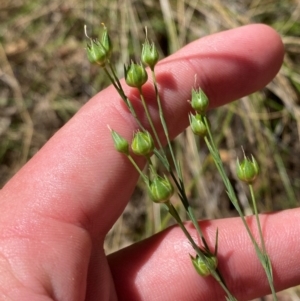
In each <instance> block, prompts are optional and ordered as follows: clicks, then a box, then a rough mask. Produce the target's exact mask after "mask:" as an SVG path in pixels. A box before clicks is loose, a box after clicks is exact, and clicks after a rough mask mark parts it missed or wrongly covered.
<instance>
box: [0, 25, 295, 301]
mask: <svg viewBox="0 0 300 301" xmlns="http://www.w3.org/2000/svg"><path fill="white" fill-rule="evenodd" d="M283 55H284V50H283V45H282V42H281V40H280V37H279V36H278V34H277V33H276V32H275V31H274V30H273V29H271V28H269V27H267V26H265V25H249V26H245V27H241V28H237V29H233V30H230V31H225V32H222V33H218V34H215V35H212V36H207V37H204V38H202V39H199V40H197V41H195V42H193V43H191V44H189V45H187V46H186V47H184V48H183V49H181V50H179V51H178V52H177V53H175V54H173V55H172V56H170V57H168V58H167V59H164V60H163V61H161V62H160V63H159V64H158V65H157V66H156V67H155V68H156V74H157V79H158V83H159V87H160V91H161V97H162V101H163V107H164V110H165V112H166V119H167V123H168V127H169V129H170V133H171V136H172V137H175V136H176V135H177V134H179V133H180V132H181V131H183V130H184V129H185V127H186V126H187V124H188V112H189V110H190V105H189V103H188V102H187V100H188V99H190V93H191V87H192V86H194V81H195V75H197V84H198V85H199V86H200V87H201V88H202V89H203V90H204V91H205V93H206V94H207V95H208V97H209V99H210V102H211V107H217V106H220V105H223V104H226V103H228V102H230V101H233V100H236V99H238V98H240V97H242V96H244V95H247V94H249V93H252V92H254V91H256V90H258V89H261V88H263V87H264V86H265V85H266V84H267V83H268V82H270V81H271V80H272V78H273V77H274V76H275V75H276V73H277V72H278V70H279V68H280V66H281V64H282V60H283ZM122 83H124V81H122ZM143 89H144V92H145V95H146V99H147V102H148V103H149V107H150V111H151V113H152V114H153V115H154V116H155V117H154V122H158V120H159V117H158V113H157V108H156V107H155V106H154V93H153V89H152V88H151V85H150V84H146V86H145V87H143ZM126 92H127V93H128V94H129V96H130V98H131V99H132V101H133V103H134V104H135V105H136V107H137V110H138V111H140V110H139V109H140V108H141V105H140V104H139V103H137V95H138V94H137V93H136V91H135V89H133V88H129V87H128V88H126ZM107 125H109V126H110V127H111V128H112V129H114V130H116V131H118V133H120V135H122V136H123V137H125V138H126V139H128V140H130V138H131V137H132V133H133V132H134V131H135V130H136V129H137V126H136V123H135V121H134V120H133V118H132V117H131V115H130V113H129V112H128V110H127V109H126V106H125V105H124V104H123V103H122V100H121V99H120V97H119V96H118V94H117V92H116V91H115V90H114V88H113V87H108V88H107V89H105V90H103V91H102V92H100V93H98V94H97V95H96V96H95V97H93V98H92V99H91V100H90V101H89V102H88V103H87V104H86V105H85V106H83V107H82V109H81V110H80V111H79V112H78V113H77V114H76V115H75V116H74V117H73V118H72V120H70V121H69V122H68V123H67V124H66V125H65V126H64V127H63V128H62V129H61V130H59V131H58V132H57V133H56V134H55V135H54V136H53V137H52V138H51V139H50V140H49V142H48V143H47V144H46V145H45V146H44V147H43V148H42V149H41V150H40V151H39V152H38V153H37V154H36V155H35V156H34V158H32V159H31V160H30V161H29V162H28V163H27V164H26V165H25V166H24V167H23V168H22V169H21V170H20V171H19V172H18V173H17V174H16V175H15V176H14V177H13V178H12V179H11V180H10V181H9V182H8V183H7V185H6V186H5V187H4V188H3V189H2V190H1V196H0V202H1V204H0V208H1V211H0V300H13V301H15V300H16V301H20V300H22V301H46V300H47V301H49V300H59V301H83V300H85V301H106V300H107V301H108V300H109V301H114V300H130V301H136V300H137V301H139V300H163V301H168V300H170V301H171V300H172V301H173V300H224V293H223V291H222V289H221V288H220V287H219V286H218V284H216V282H215V281H214V280H213V279H211V278H210V277H206V278H201V277H200V276H199V275H198V274H197V273H196V271H195V270H194V268H193V266H192V264H191V261H190V257H189V253H192V254H194V253H193V250H192V249H191V246H190V245H189V243H188V242H187V239H186V238H185V236H184V234H183V233H182V231H181V230H180V229H179V228H178V227H176V226H174V227H172V228H169V229H166V230H165V231H162V232H161V233H159V234H157V235H155V236H153V237H151V238H149V239H147V240H145V241H142V242H140V243H137V244H135V245H132V246H131V247H128V248H126V249H124V250H120V251H118V252H116V253H114V254H112V255H110V256H108V257H106V255H105V253H104V250H103V241H104V239H105V236H106V234H107V232H108V231H109V229H111V227H112V226H113V224H114V223H115V221H116V220H117V218H118V217H119V216H120V214H121V213H122V211H123V209H124V208H125V206H126V204H127V202H128V200H129V198H130V196H131V194H132V192H133V189H134V187H135V184H136V181H137V179H138V173H137V172H136V170H135V169H134V168H133V167H132V165H131V164H130V162H129V161H128V160H127V158H126V156H124V155H123V154H120V153H118V152H117V151H115V150H114V146H113V141H112V138H111V133H110V131H109V130H108V128H107ZM138 164H139V165H140V166H141V167H142V166H143V164H144V162H143V161H142V160H141V161H139V162H138ZM299 214H300V211H299V209H293V210H287V211H283V212H277V213H273V214H269V215H263V216H262V217H261V223H262V229H263V233H264V236H265V241H266V247H267V250H268V253H269V254H270V257H271V260H272V262H273V266H274V281H275V287H276V288H277V289H278V290H281V289H284V288H286V287H289V286H293V285H296V284H300V268H299V258H300V235H299V233H300V223H299ZM253 224H254V223H253ZM201 227H202V229H203V231H204V234H205V235H206V237H207V241H208V243H209V244H210V245H211V246H213V245H214V238H215V233H216V229H217V228H218V229H219V252H218V254H219V258H218V260H219V268H220V270H221V271H222V273H223V275H224V278H225V279H226V282H227V284H228V286H229V288H230V290H231V291H232V293H233V294H234V295H235V296H236V297H237V298H238V299H239V300H248V299H252V298H254V297H258V296H261V295H265V294H267V293H268V292H269V288H268V283H267V280H266V277H265V274H264V272H263V270H262V268H261V266H260V264H259V262H258V260H257V259H256V255H255V252H254V249H253V246H252V245H251V243H250V241H249V239H248V236H247V234H246V232H245V229H244V228H243V225H242V223H241V221H240V219H238V218H232V219H221V220H215V221H203V222H201ZM187 228H188V230H189V231H190V233H191V234H192V235H193V237H194V238H195V239H197V238H196V235H195V231H194V229H193V227H192V226H191V225H189V224H187Z"/></svg>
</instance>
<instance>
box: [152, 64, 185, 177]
mask: <svg viewBox="0 0 300 301" xmlns="http://www.w3.org/2000/svg"><path fill="white" fill-rule="evenodd" d="M151 74H152V80H153V86H154V89H155V95H156V101H157V105H158V112H159V117H160V122H161V124H162V127H163V130H164V133H165V136H166V138H167V143H168V147H169V150H170V154H171V157H172V160H173V163H174V166H175V169H176V172H177V174H178V176H179V178H181V172H180V169H179V166H178V163H177V160H176V159H175V155H174V152H173V148H172V145H171V140H170V136H169V131H168V127H167V124H166V120H165V117H164V112H163V109H162V105H161V100H160V96H159V92H158V87H157V81H156V76H155V72H154V68H153V69H151Z"/></svg>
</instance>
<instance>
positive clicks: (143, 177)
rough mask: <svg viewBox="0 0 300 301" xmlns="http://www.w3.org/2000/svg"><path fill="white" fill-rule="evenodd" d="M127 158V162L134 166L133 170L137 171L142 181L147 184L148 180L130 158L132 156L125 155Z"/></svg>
mask: <svg viewBox="0 0 300 301" xmlns="http://www.w3.org/2000/svg"><path fill="white" fill-rule="evenodd" d="M127 158H128V159H129V161H130V162H131V163H132V165H133V166H134V168H135V169H136V170H137V171H138V173H139V174H140V176H141V177H142V179H143V180H144V182H145V183H147V182H148V178H147V177H146V176H145V174H144V173H143V172H142V170H141V169H140V168H139V167H138V165H137V164H136V163H135V161H134V159H133V158H132V156H131V155H130V154H129V155H127Z"/></svg>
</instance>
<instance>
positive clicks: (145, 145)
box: [131, 131, 154, 156]
mask: <svg viewBox="0 0 300 301" xmlns="http://www.w3.org/2000/svg"><path fill="white" fill-rule="evenodd" d="M131 149H132V151H133V152H134V153H135V154H136V155H139V156H149V155H151V153H152V151H153V150H154V141H153V139H152V137H151V135H150V133H149V132H140V131H138V132H136V133H135V134H134V137H133V140H132V143H131Z"/></svg>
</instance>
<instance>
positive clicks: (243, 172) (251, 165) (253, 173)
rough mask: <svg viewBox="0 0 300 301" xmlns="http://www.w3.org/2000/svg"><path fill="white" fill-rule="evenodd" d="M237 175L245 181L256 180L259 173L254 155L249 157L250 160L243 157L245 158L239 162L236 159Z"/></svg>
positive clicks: (251, 181) (248, 182)
mask: <svg viewBox="0 0 300 301" xmlns="http://www.w3.org/2000/svg"><path fill="white" fill-rule="evenodd" d="M236 173H237V177H238V178H239V179H240V180H241V181H243V182H245V183H247V184H252V183H254V181H255V180H256V178H257V176H258V174H259V166H258V163H257V161H256V160H255V159H254V157H253V156H252V157H251V160H249V159H248V158H246V157H245V159H244V160H243V161H242V162H241V163H240V162H239V160H238V159H237V167H236Z"/></svg>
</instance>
